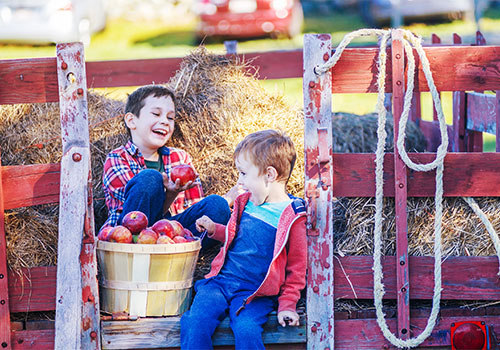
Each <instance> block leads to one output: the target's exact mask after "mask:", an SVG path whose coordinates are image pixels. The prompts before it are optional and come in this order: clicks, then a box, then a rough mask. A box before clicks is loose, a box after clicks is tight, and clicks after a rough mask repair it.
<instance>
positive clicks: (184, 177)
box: [170, 164, 196, 186]
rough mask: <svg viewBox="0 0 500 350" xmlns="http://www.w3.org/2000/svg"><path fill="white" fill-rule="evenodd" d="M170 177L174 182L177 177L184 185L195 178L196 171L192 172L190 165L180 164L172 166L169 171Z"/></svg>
mask: <svg viewBox="0 0 500 350" xmlns="http://www.w3.org/2000/svg"><path fill="white" fill-rule="evenodd" d="M170 179H171V180H172V181H173V182H175V181H176V180H177V179H180V181H179V183H180V185H181V186H184V185H185V184H187V183H188V182H189V181H195V180H196V173H195V172H194V169H193V167H192V166H191V165H189V164H181V165H177V166H174V167H173V168H172V171H171V172H170Z"/></svg>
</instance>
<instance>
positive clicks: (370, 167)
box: [333, 153, 500, 197]
mask: <svg viewBox="0 0 500 350" xmlns="http://www.w3.org/2000/svg"><path fill="white" fill-rule="evenodd" d="M434 158H435V155H434V154H429V153H411V154H410V159H412V160H413V161H414V162H417V163H429V162H430V161H432V160H433V159H434ZM384 159H385V160H384V181H385V182H384V196H387V197H394V175H393V171H394V159H393V155H392V154H391V153H387V154H386V155H385V158H384ZM374 162H375V155H373V154H369V153H357V154H354V153H334V154H333V195H334V196H335V197H374V196H375V163H374ZM444 169H445V170H444V179H443V184H444V195H445V196H446V197H462V196H469V197H470V196H478V197H488V196H494V197H498V196H500V187H499V186H492V185H491V184H497V183H500V171H499V170H500V155H499V154H498V153H473V154H471V153H469V154H465V153H449V154H448V155H447V156H446V158H445V161H444ZM407 176H408V196H409V197H433V196H434V193H435V179H434V177H435V174H434V172H413V171H409V173H408V175H407Z"/></svg>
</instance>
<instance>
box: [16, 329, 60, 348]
mask: <svg viewBox="0 0 500 350" xmlns="http://www.w3.org/2000/svg"><path fill="white" fill-rule="evenodd" d="M54 335H55V331H54V329H41V330H25V331H15V332H12V337H11V339H12V349H14V350H52V349H54ZM67 349H69V348H67Z"/></svg>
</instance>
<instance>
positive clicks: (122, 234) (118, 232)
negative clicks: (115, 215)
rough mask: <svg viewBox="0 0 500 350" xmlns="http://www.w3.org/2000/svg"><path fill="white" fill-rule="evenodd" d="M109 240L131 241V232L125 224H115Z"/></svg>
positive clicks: (118, 241) (117, 241)
mask: <svg viewBox="0 0 500 350" xmlns="http://www.w3.org/2000/svg"><path fill="white" fill-rule="evenodd" d="M109 241H110V242H116V243H132V232H130V230H129V229H128V228H126V227H125V226H122V225H118V226H115V227H114V228H113V230H112V231H111V233H110V239H109Z"/></svg>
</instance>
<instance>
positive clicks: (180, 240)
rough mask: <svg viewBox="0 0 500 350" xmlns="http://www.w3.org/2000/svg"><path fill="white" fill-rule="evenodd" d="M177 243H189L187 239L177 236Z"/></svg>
mask: <svg viewBox="0 0 500 350" xmlns="http://www.w3.org/2000/svg"><path fill="white" fill-rule="evenodd" d="M173 239H174V242H175V243H186V242H188V240H187V239H185V238H184V237H183V236H175V237H174V238H173Z"/></svg>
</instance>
